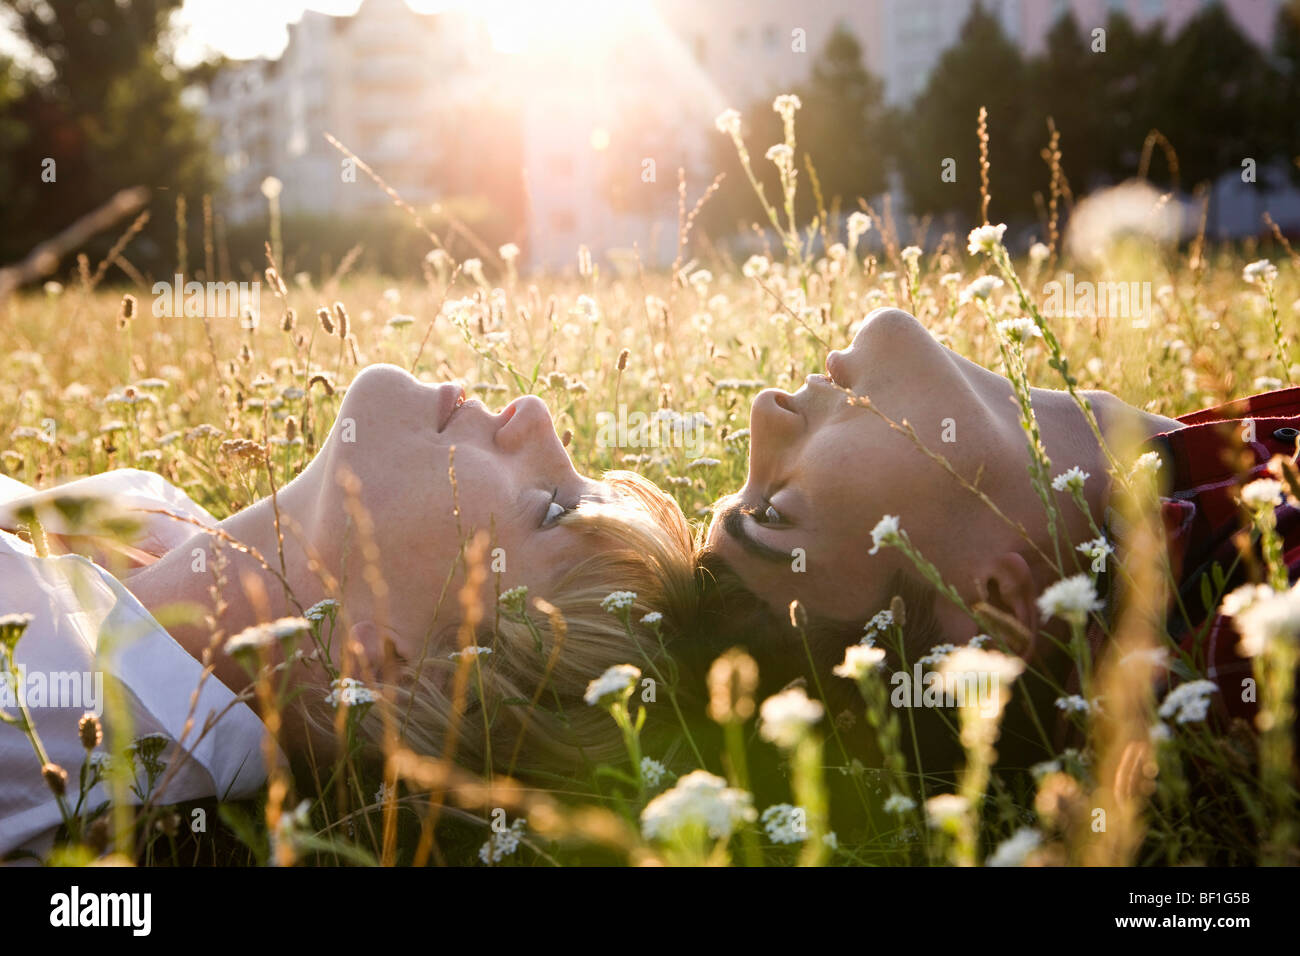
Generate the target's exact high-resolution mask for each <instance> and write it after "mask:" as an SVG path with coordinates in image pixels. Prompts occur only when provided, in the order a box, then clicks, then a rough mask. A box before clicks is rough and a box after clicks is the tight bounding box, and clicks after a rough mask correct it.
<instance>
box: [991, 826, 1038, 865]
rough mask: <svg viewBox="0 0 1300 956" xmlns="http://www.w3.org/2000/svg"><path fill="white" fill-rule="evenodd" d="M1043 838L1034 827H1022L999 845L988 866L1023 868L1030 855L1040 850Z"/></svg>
mask: <svg viewBox="0 0 1300 956" xmlns="http://www.w3.org/2000/svg"><path fill="white" fill-rule="evenodd" d="M1042 842H1043V838H1042V837H1041V836H1040V835H1039V833H1038V831H1037V830H1035V829H1033V828H1032V827H1021V828H1020V829H1019V830H1017V831H1016V832H1015V833H1013V834H1011V836H1010V837H1008V838H1007V839H1005V840H1003V841H1002V842H1001V843H999V844H998V848H997V849H996V850H994V851H993V853H992V855H991V856H990V857H989V858H988V860H987V861H986V864H985V865H987V866H1023V865H1024V863H1025V860H1026V858H1028V856H1029V854H1031V853H1033V852H1034V851H1035V850H1037V849H1038V847H1039V845H1040V844H1041V843H1042Z"/></svg>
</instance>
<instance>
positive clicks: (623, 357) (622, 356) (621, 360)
mask: <svg viewBox="0 0 1300 956" xmlns="http://www.w3.org/2000/svg"><path fill="white" fill-rule="evenodd" d="M631 354H632V353H631V352H629V351H628V350H627V349H624V350H623V351H621V352H619V353H618V370H619V371H620V372H621V371H623V370H624V369H625V368H627V357H628V356H629V355H631Z"/></svg>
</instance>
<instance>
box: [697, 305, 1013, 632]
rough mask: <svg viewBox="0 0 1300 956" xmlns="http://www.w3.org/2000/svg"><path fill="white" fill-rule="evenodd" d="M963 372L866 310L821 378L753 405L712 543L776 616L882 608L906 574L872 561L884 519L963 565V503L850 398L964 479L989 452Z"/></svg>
mask: <svg viewBox="0 0 1300 956" xmlns="http://www.w3.org/2000/svg"><path fill="white" fill-rule="evenodd" d="M963 363H964V365H963ZM965 366H969V363H966V362H965V360H964V359H961V358H959V357H958V356H956V355H954V354H953V353H951V352H949V351H948V350H947V349H945V348H943V346H941V345H940V344H939V343H937V342H936V341H934V339H933V338H932V337H931V336H930V335H929V333H928V332H927V331H926V330H925V329H924V328H923V327H922V326H921V325H920V324H919V323H918V322H917V321H916V320H915V319H914V318H912V317H911V316H909V315H907V314H906V313H904V312H901V311H899V310H897V309H881V310H877V311H876V312H874V313H872V314H871V315H870V316H868V317H867V320H866V321H865V322H864V324H863V326H862V328H861V329H860V330H859V331H858V333H857V335H856V336H855V338H854V340H853V344H852V345H851V346H850V347H849V348H848V349H846V350H839V351H834V352H831V353H830V355H829V356H828V357H827V360H826V369H827V372H828V373H829V375H813V376H809V378H808V380H807V382H806V383H805V385H804V386H803V387H802V388H801V389H799V390H798V391H797V392H795V393H794V394H793V395H791V394H789V393H787V392H783V391H779V390H776V389H767V390H765V391H763V392H761V393H760V394H759V395H758V397H757V398H756V399H755V401H754V407H753V409H752V411H751V413H750V456H749V474H748V476H747V479H746V481H745V485H744V487H742V488H741V489H740V491H739V492H737V493H736V494H734V495H731V496H728V497H727V498H724V499H723V500H722V501H720V502H719V503H718V506H717V508H716V509H715V516H714V520H713V522H712V525H711V526H710V528H709V534H708V546H709V547H710V548H711V549H713V550H715V551H716V552H717V553H718V555H719V556H720V557H721V558H722V559H723V560H724V561H726V562H727V563H728V564H729V565H730V566H731V567H732V568H733V569H734V570H735V571H736V572H737V573H738V574H739V575H740V576H741V578H742V580H743V581H744V582H745V584H746V585H747V586H748V587H749V588H750V589H751V590H752V591H754V592H755V593H757V594H759V595H761V596H762V597H763V598H764V599H766V600H767V601H768V603H769V604H770V605H771V606H773V607H774V608H784V607H785V606H787V605H788V604H789V602H790V601H791V600H793V599H795V598H798V599H799V600H800V601H801V602H802V603H803V604H804V605H805V606H807V607H808V608H809V610H811V611H812V612H814V613H816V614H819V615H824V616H829V617H833V618H837V619H841V620H853V619H860V620H864V621H865V620H866V619H867V618H869V617H871V615H873V614H874V613H875V612H876V611H879V610H881V609H882V608H884V607H887V606H888V603H889V600H890V597H891V595H890V594H888V593H886V582H887V581H888V580H889V579H890V577H891V576H892V574H893V572H895V571H896V570H900V569H904V568H906V569H907V570H911V565H910V562H908V561H907V559H906V558H905V557H903V556H902V555H901V554H899V553H898V552H897V551H895V550H892V549H888V548H882V549H881V550H880V551H879V552H878V553H877V554H875V555H871V554H869V553H868V552H869V551H870V549H871V530H872V528H874V527H875V525H876V523H877V522H878V521H879V520H880V518H881V517H882V516H883V515H886V514H891V515H898V516H900V517H901V519H902V520H901V525H902V528H903V529H904V530H905V531H906V532H907V533H908V535H909V537H910V539H911V541H912V542H913V544H914V545H915V546H916V547H917V548H918V549H919V550H920V551H921V552H922V553H923V554H924V555H926V557H927V558H929V559H930V560H931V561H933V562H934V563H935V564H937V565H938V566H939V567H940V569H941V570H942V571H944V572H945V574H949V573H952V574H956V575H958V576H959V577H960V575H961V574H962V573H963V571H964V570H966V569H968V568H969V559H968V553H969V548H970V545H969V539H970V538H971V537H973V535H972V534H971V532H972V530H973V529H972V526H971V524H970V523H968V522H966V521H965V520H964V519H965V517H966V513H967V512H970V511H971V510H972V507H971V506H972V499H971V498H970V497H969V496H968V495H966V494H965V493H964V492H962V491H960V490H959V488H958V486H957V484H956V483H955V482H954V481H953V479H952V478H951V476H950V475H948V474H947V473H946V472H945V471H944V470H943V469H942V468H941V467H940V466H938V465H937V464H935V463H934V462H933V461H932V460H930V459H929V458H927V457H926V455H925V454H924V453H923V452H922V451H920V449H918V448H917V447H916V444H915V443H914V442H913V441H912V440H911V438H909V437H908V436H907V435H906V434H903V433H901V432H900V431H898V430H897V429H895V428H893V427H891V425H890V424H889V422H887V421H885V420H884V419H883V418H882V417H881V416H880V415H878V414H876V413H875V412H873V411H872V410H871V409H870V408H866V407H863V406H862V405H855V404H853V401H852V397H851V396H850V394H848V393H851V394H852V396H858V397H866V398H870V400H871V402H872V404H873V405H874V406H875V407H876V408H877V409H879V411H880V412H882V413H883V414H884V415H885V416H888V418H889V419H892V420H893V421H894V422H897V423H902V422H904V421H906V422H907V423H909V424H910V425H911V426H912V427H914V428H915V430H916V434H917V437H918V438H919V440H920V441H921V442H922V443H924V444H925V446H926V447H927V448H930V449H933V450H936V451H938V452H939V453H940V454H942V455H943V456H944V457H945V458H947V459H948V461H949V462H951V463H952V465H953V466H954V467H955V468H956V469H957V470H958V472H959V473H961V474H963V475H966V476H967V477H972V476H973V475H974V474H975V473H976V472H977V471H978V469H979V465H980V462H981V461H982V460H983V458H984V456H985V455H987V454H990V453H994V451H995V449H994V448H993V447H991V446H992V442H991V441H987V440H982V439H981V435H986V436H987V434H988V433H989V432H990V431H991V429H988V428H987V416H986V414H985V413H984V411H983V410H982V409H981V408H980V407H979V405H978V403H976V402H974V401H972V400H969V398H968V396H969V395H970V394H971V393H970V389H969V385H968V384H967V382H966V379H965V378H964V374H970V371H969V369H967V368H966V367H965ZM970 368H972V369H973V368H974V367H973V366H970ZM978 371H979V372H980V373H981V374H983V375H992V374H993V373H990V372H987V371H985V370H978ZM956 437H960V441H953V440H951V439H953V438H956ZM950 580H954V579H951V578H950ZM954 583H959V581H957V580H954Z"/></svg>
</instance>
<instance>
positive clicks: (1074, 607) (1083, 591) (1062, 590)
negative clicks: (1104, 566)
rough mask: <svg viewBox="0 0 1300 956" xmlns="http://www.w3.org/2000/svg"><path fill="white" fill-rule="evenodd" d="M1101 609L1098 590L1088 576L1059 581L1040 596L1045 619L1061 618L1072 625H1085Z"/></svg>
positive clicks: (1040, 605) (1039, 605)
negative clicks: (1091, 615) (1090, 615)
mask: <svg viewBox="0 0 1300 956" xmlns="http://www.w3.org/2000/svg"><path fill="white" fill-rule="evenodd" d="M1101 608H1102V603H1101V601H1100V600H1099V599H1098V597H1097V589H1096V588H1095V587H1093V584H1092V580H1091V579H1090V578H1089V577H1088V575H1086V574H1076V575H1074V576H1073V577H1068V578H1065V579H1064V580H1061V581H1057V582H1056V583H1055V584H1053V585H1052V586H1051V587H1049V588H1048V589H1047V590H1046V591H1044V592H1043V593H1042V594H1040V595H1039V596H1038V609H1039V611H1041V612H1042V614H1043V616H1044V617H1059V618H1061V619H1062V620H1064V621H1069V622H1070V623H1071V624H1083V623H1084V621H1086V620H1087V619H1088V615H1089V614H1090V613H1092V612H1093V611H1100V610H1101Z"/></svg>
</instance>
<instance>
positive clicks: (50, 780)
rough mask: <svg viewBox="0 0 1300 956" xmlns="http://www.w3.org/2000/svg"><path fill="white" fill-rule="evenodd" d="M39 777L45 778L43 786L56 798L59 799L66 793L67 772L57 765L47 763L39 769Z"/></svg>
mask: <svg viewBox="0 0 1300 956" xmlns="http://www.w3.org/2000/svg"><path fill="white" fill-rule="evenodd" d="M41 776H42V777H44V778H45V785H46V786H47V787H49V788H50V791H51V792H52V793H53V794H54V795H55V796H56V797H61V796H63V795H64V794H65V793H66V792H67V790H68V771H66V770H64V769H63V768H62V767H60V766H59V765H58V764H56V763H47V764H46V765H45V766H44V767H42V768H41Z"/></svg>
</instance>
